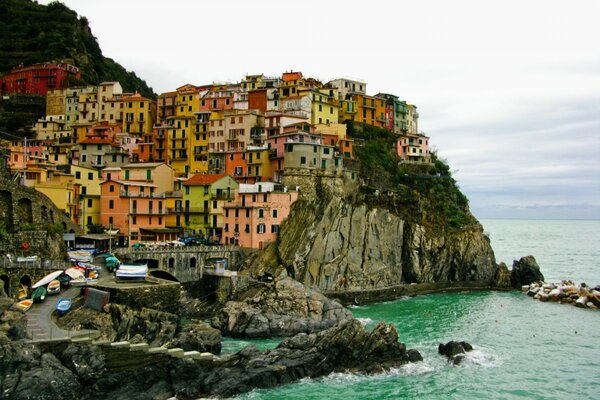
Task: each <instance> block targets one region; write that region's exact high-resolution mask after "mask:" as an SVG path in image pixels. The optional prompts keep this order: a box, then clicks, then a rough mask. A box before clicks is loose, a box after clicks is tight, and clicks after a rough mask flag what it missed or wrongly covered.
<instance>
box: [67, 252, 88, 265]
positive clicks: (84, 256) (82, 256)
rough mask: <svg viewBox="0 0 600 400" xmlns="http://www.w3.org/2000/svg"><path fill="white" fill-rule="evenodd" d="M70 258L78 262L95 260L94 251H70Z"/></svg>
mask: <svg viewBox="0 0 600 400" xmlns="http://www.w3.org/2000/svg"><path fill="white" fill-rule="evenodd" d="M67 254H68V255H69V259H70V260H73V261H78V262H88V263H90V262H92V261H93V260H94V254H93V251H86V250H75V251H68V252H67Z"/></svg>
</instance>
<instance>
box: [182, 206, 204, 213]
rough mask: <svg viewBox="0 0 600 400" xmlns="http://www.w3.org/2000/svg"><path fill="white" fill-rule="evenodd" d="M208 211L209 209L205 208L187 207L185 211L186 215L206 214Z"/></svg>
mask: <svg viewBox="0 0 600 400" xmlns="http://www.w3.org/2000/svg"><path fill="white" fill-rule="evenodd" d="M208 211H209V209H208V208H204V207H185V208H184V209H183V212H184V213H185V214H206V213H207V212H208Z"/></svg>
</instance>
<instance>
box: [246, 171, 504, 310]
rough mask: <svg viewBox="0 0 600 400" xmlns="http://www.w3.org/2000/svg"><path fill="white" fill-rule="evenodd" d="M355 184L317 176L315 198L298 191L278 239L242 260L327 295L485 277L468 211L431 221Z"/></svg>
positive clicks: (482, 251) (486, 266) (488, 255)
mask: <svg viewBox="0 0 600 400" xmlns="http://www.w3.org/2000/svg"><path fill="white" fill-rule="evenodd" d="M307 179H309V178H307ZM315 179H316V178H315ZM328 182H329V183H328ZM319 186H320V187H319ZM359 186H360V184H357V185H354V187H353V188H352V189H350V190H348V189H344V190H342V191H340V187H341V186H340V185H338V184H337V183H335V180H330V181H328V180H324V179H322V178H319V183H318V184H317V185H316V189H315V193H316V192H319V195H318V196H317V197H316V198H317V200H310V197H311V196H305V197H304V199H302V200H299V201H298V202H296V203H295V204H294V206H293V209H292V213H291V214H290V217H289V218H288V220H287V221H286V222H285V223H284V225H283V226H282V229H281V233H280V236H279V241H278V242H277V243H275V244H273V245H272V246H271V248H269V249H267V251H265V252H263V253H261V254H259V255H258V256H257V257H256V258H254V259H251V260H249V262H248V266H249V268H250V269H251V270H252V271H253V272H254V273H255V274H256V275H261V274H264V273H270V274H272V275H275V274H278V273H279V271H280V270H281V269H283V268H285V269H286V270H287V273H288V274H289V275H290V276H292V277H294V278H295V279H296V280H298V281H299V282H302V283H304V284H305V285H307V286H309V287H313V288H318V289H320V290H321V291H323V292H325V293H326V294H329V295H335V293H342V292H345V293H347V292H349V291H358V292H360V291H369V290H387V289H391V288H396V287H398V286H402V285H410V284H435V285H440V287H443V288H448V287H452V286H455V287H461V286H464V284H466V285H467V286H470V287H473V286H479V287H489V286H490V285H492V282H493V280H494V277H495V274H496V268H497V266H496V260H495V257H494V253H493V250H492V248H491V246H490V241H489V238H488V237H486V236H485V235H484V233H483V228H482V227H481V225H480V224H479V223H478V222H477V221H476V220H475V219H474V218H473V217H472V216H470V214H469V220H468V221H469V222H468V223H466V224H463V225H462V226H460V227H452V226H450V224H448V223H444V221H443V220H442V222H441V223H440V222H439V220H440V219H439V218H437V217H436V218H437V221H438V222H437V223H433V222H431V221H432V220H433V221H435V220H434V219H433V218H432V217H431V216H426V215H425V214H426V212H427V210H426V207H423V206H417V207H416V208H415V210H416V211H414V210H413V209H412V208H410V209H409V207H410V205H408V204H406V203H403V201H402V200H397V201H395V200H393V198H394V197H395V194H394V193H384V194H376V195H372V194H371V195H365V194H364V193H361V192H360V191H359V190H358V189H357V188H358V187H359ZM344 187H345V188H347V187H348V185H344ZM419 209H421V210H420V211H419ZM429 288H431V286H429ZM394 293H395V292H390V293H389V296H387V297H395V295H394ZM376 300H382V299H381V298H377V299H376ZM367 301H368V299H367Z"/></svg>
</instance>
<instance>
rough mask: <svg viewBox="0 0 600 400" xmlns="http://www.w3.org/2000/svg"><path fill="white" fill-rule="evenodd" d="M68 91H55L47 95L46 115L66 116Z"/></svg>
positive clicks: (50, 91)
mask: <svg viewBox="0 0 600 400" xmlns="http://www.w3.org/2000/svg"><path fill="white" fill-rule="evenodd" d="M66 91H67V89H54V90H49V91H48V93H46V115H65V106H66Z"/></svg>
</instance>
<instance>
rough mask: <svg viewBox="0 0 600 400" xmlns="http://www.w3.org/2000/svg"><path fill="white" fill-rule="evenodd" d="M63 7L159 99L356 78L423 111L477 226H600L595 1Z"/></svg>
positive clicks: (175, 1) (74, 3) (157, 0)
mask: <svg viewBox="0 0 600 400" xmlns="http://www.w3.org/2000/svg"><path fill="white" fill-rule="evenodd" d="M41 3H44V4H47V3H48V1H41ZM63 3H65V4H66V5H67V6H69V7H70V8H72V9H74V10H75V11H77V12H78V13H79V15H83V16H86V17H87V18H88V19H89V21H90V25H91V28H92V32H93V33H94V35H95V36H96V37H97V38H98V41H99V43H100V47H101V48H102V51H103V53H104V55H105V56H107V57H111V58H113V59H115V60H116V61H117V62H119V63H121V64H122V65H123V66H124V67H125V68H127V69H128V70H133V71H135V72H136V73H137V74H138V76H140V77H142V78H143V79H145V80H146V82H147V83H148V84H149V85H150V86H152V87H153V88H154V91H155V92H157V93H161V92H165V91H171V90H174V89H175V88H176V87H178V86H181V85H183V84H185V83H192V84H205V83H210V82H213V81H217V82H220V81H230V82H235V81H239V80H240V78H242V77H243V76H244V75H245V74H246V73H251V74H256V73H264V74H266V75H271V76H275V75H280V74H281V72H283V71H285V70H291V69H293V70H299V71H302V72H303V73H304V75H306V76H311V77H315V78H319V79H321V80H323V81H328V80H330V79H332V78H336V77H340V76H350V77H356V78H360V79H362V80H364V81H366V82H367V84H368V86H367V90H368V93H369V94H376V93H378V92H380V91H383V92H388V93H394V94H397V95H399V96H400V97H401V98H404V99H406V100H407V101H409V102H411V103H414V104H416V105H417V106H418V107H419V113H420V129H421V130H423V131H425V132H426V133H427V134H428V135H429V136H431V143H432V144H433V146H434V147H435V148H437V149H438V151H439V154H440V155H441V156H442V157H443V158H445V159H447V160H448V161H449V163H450V165H451V168H452V170H454V171H455V178H456V179H457V180H458V182H459V185H460V187H461V188H462V189H463V191H464V192H465V193H466V194H467V196H468V197H469V199H470V202H471V209H472V210H473V212H474V213H475V215H476V216H477V217H479V218H491V217H502V218H511V217H514V218H528V217H529V218H596V219H598V218H600V39H599V38H600V22H599V20H598V18H599V16H600V1H596V0H590V1H579V0H573V1H570V2H566V1H554V0H544V1H524V0H519V1H510V0H503V1H478V0H475V1H465V0H453V1H445V0H441V1H423V0H419V1H415V0H411V1H379V0H370V1H364V0H361V1H355V0H344V1H324V0H319V1H314V0H303V1H293V2H292V1H286V0H274V1H261V0H254V1H247V0H237V1H230V0H219V1H210V2H208V1H184V0H169V1H164V0H133V1H132V0H128V1H115V0H103V1H90V0H64V1H63Z"/></svg>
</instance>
